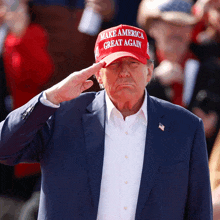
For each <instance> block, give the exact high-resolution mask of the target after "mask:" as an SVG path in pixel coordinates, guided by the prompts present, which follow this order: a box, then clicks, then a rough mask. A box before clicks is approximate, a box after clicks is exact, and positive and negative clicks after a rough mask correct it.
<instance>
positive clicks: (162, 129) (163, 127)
mask: <svg viewBox="0 0 220 220" xmlns="http://www.w3.org/2000/svg"><path fill="white" fill-rule="evenodd" d="M158 128H160V130H161V131H164V129H165V126H164V125H163V124H162V123H159V127H158Z"/></svg>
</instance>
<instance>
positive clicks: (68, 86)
mask: <svg viewBox="0 0 220 220" xmlns="http://www.w3.org/2000/svg"><path fill="white" fill-rule="evenodd" d="M104 65H105V62H100V63H96V64H93V65H92V66H90V67H88V68H86V69H83V70H81V71H78V72H74V73H72V74H70V75H69V76H68V77H66V78H65V79H64V80H62V81H61V82H59V83H57V84H56V85H54V86H52V87H51V88H49V89H47V90H46V91H45V93H46V97H47V99H48V100H49V101H50V102H52V103H53V104H56V105H58V104H60V103H61V102H64V101H69V100H72V99H74V98H76V97H78V96H79V95H80V94H81V93H82V92H83V91H85V90H87V89H88V88H90V87H91V86H92V85H93V82H92V80H87V79H88V78H89V77H90V76H92V75H94V74H96V73H97V72H98V71H99V70H100V69H101V68H102V67H104Z"/></svg>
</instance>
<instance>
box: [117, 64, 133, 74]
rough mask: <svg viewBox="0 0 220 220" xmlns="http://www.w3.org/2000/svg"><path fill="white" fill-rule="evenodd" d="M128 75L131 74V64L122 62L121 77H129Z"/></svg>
mask: <svg viewBox="0 0 220 220" xmlns="http://www.w3.org/2000/svg"><path fill="white" fill-rule="evenodd" d="M128 76H130V71H129V65H128V64H127V63H122V64H121V69H120V72H119V77H128Z"/></svg>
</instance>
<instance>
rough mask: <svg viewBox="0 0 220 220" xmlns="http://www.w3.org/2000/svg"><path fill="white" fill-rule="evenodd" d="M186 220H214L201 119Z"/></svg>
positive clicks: (191, 164)
mask: <svg viewBox="0 0 220 220" xmlns="http://www.w3.org/2000/svg"><path fill="white" fill-rule="evenodd" d="M184 219H186V220H201V219H202V220H212V219H213V212H212V198H211V188H210V178H209V168H208V155H207V148H206V142H205V134H204V126H203V123H202V120H201V119H200V121H199V125H198V127H197V130H196V133H195V136H194V142H193V147H192V151H191V158H190V170H189V187H188V197H187V203H186V210H185V218H184Z"/></svg>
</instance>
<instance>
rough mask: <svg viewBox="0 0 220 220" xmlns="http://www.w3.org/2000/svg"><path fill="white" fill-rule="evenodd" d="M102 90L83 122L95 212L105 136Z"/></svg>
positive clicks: (90, 106) (84, 116)
mask: <svg viewBox="0 0 220 220" xmlns="http://www.w3.org/2000/svg"><path fill="white" fill-rule="evenodd" d="M104 94H105V93H104V92H103V91H102V92H100V93H99V94H98V95H97V96H96V98H95V99H94V100H93V102H92V103H91V104H90V105H89V106H88V108H87V111H88V112H87V113H86V114H84V115H83V118H82V120H83V121H82V122H83V128H84V134H85V144H86V149H87V163H88V172H89V183H90V186H91V194H92V200H93V206H94V210H95V212H97V211H98V202H99V195H100V186H101V178H102V167H103V158H104V137H105V112H106V110H105V104H104V103H105V101H104V99H105V96H104Z"/></svg>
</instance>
